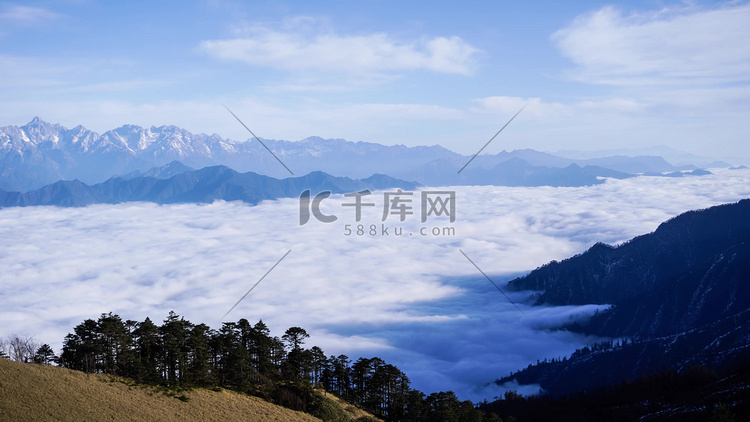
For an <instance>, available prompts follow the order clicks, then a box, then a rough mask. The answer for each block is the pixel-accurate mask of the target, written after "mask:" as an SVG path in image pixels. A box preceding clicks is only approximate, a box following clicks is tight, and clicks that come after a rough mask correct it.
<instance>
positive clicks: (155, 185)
mask: <svg viewBox="0 0 750 422" xmlns="http://www.w3.org/2000/svg"><path fill="white" fill-rule="evenodd" d="M177 170H179V171H180V172H179V173H178V174H176V175H174V176H171V177H168V178H157V177H152V176H151V175H155V176H162V177H166V176H168V175H169V174H170V173H171V172H172V171H177ZM182 170H185V171H182ZM146 174H148V176H133V177H131V178H129V179H125V178H119V177H113V178H111V179H109V180H107V181H106V182H103V183H98V184H95V185H91V186H89V185H87V184H85V183H83V182H81V181H79V180H74V181H72V182H69V181H60V182H56V183H54V184H51V185H47V186H45V187H43V188H41V189H38V190H34V191H30V192H25V193H21V192H3V191H0V207H14V206H33V205H57V206H63V207H80V206H86V205H89V204H116V203H121V202H131V201H147V202H155V203H158V204H169V203H184V202H190V203H208V202H213V201H215V200H225V201H244V202H247V203H250V204H257V203H259V202H260V201H263V200H265V199H277V198H288V197H297V196H299V195H300V194H301V193H302V192H303V191H304V190H305V189H311V190H312V191H313V193H314V194H315V193H317V192H320V191H326V190H327V191H331V192H333V193H349V192H358V191H362V190H364V189H370V190H375V189H387V188H401V189H404V190H414V189H416V187H417V184H415V183H411V182H406V181H403V180H397V179H393V178H391V177H388V176H385V175H373V176H371V177H368V178H366V179H361V180H353V179H350V178H348V177H334V176H331V175H329V174H326V173H323V172H312V173H310V174H308V175H306V176H302V177H291V178H287V179H282V180H279V179H274V178H272V177H268V176H263V175H260V174H256V173H252V172H248V173H238V172H236V171H234V170H232V169H230V168H229V167H226V166H214V167H206V168H203V169H201V170H190V169H189V168H187V167H185V166H183V165H182V164H180V163H178V162H173V163H170V164H168V165H167V166H165V167H163V168H160V169H153V170H151V171H149V172H146Z"/></svg>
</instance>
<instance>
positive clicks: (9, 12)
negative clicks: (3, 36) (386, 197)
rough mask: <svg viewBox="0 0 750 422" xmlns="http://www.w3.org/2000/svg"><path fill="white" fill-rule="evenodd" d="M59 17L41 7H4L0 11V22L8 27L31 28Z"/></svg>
mask: <svg viewBox="0 0 750 422" xmlns="http://www.w3.org/2000/svg"><path fill="white" fill-rule="evenodd" d="M59 17H60V15H59V14H57V13H55V12H53V11H51V10H49V9H45V8H41V7H31V6H22V5H17V4H16V5H6V6H5V7H4V8H3V9H2V11H0V22H3V23H4V24H6V25H7V24H10V25H21V26H32V25H37V24H42V23H45V22H49V21H52V20H56V19H58V18H59Z"/></svg>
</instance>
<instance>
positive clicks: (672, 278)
mask: <svg viewBox="0 0 750 422" xmlns="http://www.w3.org/2000/svg"><path fill="white" fill-rule="evenodd" d="M748 216H750V199H743V200H741V201H738V202H736V203H731V204H724V205H719V206H715V207H710V208H707V209H702V210H694V211H688V212H686V213H683V214H680V215H678V216H676V217H674V218H671V219H669V220H667V221H666V222H664V223H662V224H660V225H659V227H658V228H657V229H656V230H655V231H653V232H652V233H649V234H645V235H641V236H637V237H635V238H633V239H631V240H630V241H628V242H625V243H623V244H621V245H619V246H617V247H614V246H610V245H606V244H603V243H597V244H595V245H593V246H592V247H591V248H590V249H588V250H587V251H585V252H583V253H581V254H579V255H576V256H574V257H571V258H568V259H566V260H563V261H560V262H557V261H552V262H550V263H548V264H546V265H544V266H541V267H539V268H537V269H535V270H534V271H532V272H530V273H529V274H527V275H525V276H523V277H519V278H516V279H514V280H511V281H510V282H509V283H508V288H509V289H510V290H541V291H543V293H541V294H540V295H539V296H537V297H536V298H535V300H536V301H535V303H534V304H535V305H542V304H546V305H581V304H592V303H593V304H609V305H612V306H611V307H610V308H609V309H606V310H604V311H598V312H596V313H595V314H594V315H593V316H591V317H590V318H589V319H586V320H581V321H578V322H575V323H572V324H568V325H567V326H566V327H564V328H565V329H568V330H571V331H574V332H579V333H583V334H587V335H594V336H598V337H599V338H602V337H603V338H615V339H626V341H625V342H624V343H623V344H616V343H614V344H613V343H612V342H610V343H609V344H604V345H603V346H602V345H599V346H596V347H585V348H583V349H579V350H578V351H576V352H575V353H574V354H573V355H571V356H570V357H569V358H567V357H566V358H565V359H563V360H553V361H552V362H541V363H539V364H537V365H530V366H529V367H528V368H526V369H524V370H522V371H520V372H518V373H516V374H512V375H511V376H508V377H504V378H502V379H500V380H498V381H497V383H498V384H503V383H506V382H509V381H516V382H520V383H524V384H540V385H541V386H542V388H543V389H544V390H545V391H547V392H551V393H554V394H562V393H572V392H574V391H577V390H587V389H591V388H596V387H599V386H602V385H608V384H613V383H619V382H623V381H625V380H626V379H634V378H635V377H639V376H643V375H648V374H650V373H653V372H658V371H663V370H684V369H686V368H688V367H690V366H693V365H702V366H706V367H709V368H712V369H715V370H723V369H725V368H727V367H729V366H732V365H737V364H740V363H741V362H742V361H744V360H748V359H750V219H748ZM582 373H586V374H592V375H591V376H587V377H581V376H580V374H582Z"/></svg>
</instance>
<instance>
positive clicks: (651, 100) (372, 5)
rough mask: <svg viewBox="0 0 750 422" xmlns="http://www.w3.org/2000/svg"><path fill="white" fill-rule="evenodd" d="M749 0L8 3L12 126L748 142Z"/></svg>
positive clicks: (4, 88)
mask: <svg viewBox="0 0 750 422" xmlns="http://www.w3.org/2000/svg"><path fill="white" fill-rule="evenodd" d="M749 21H750V4H748V3H747V2H708V1H695V2H676V1H633V2H623V1H619V2H601V1H580V2H559V1H537V2H506V1H498V2H468V3H467V2H462V3H458V2H395V1H363V2H279V1H274V2H263V1H255V2H232V1H195V2H177V1H167V2H139V1H133V2H126V3H121V2H94V1H85V0H84V1H62V2H48V1H43V2H24V3H14V2H5V3H0V90H1V91H0V92H2V93H3V95H2V96H0V115H1V116H2V119H1V120H2V121H0V125H14V124H15V125H20V124H24V123H26V122H28V121H29V120H31V118H32V117H33V116H35V115H39V116H40V117H42V118H43V119H45V120H47V121H51V122H59V123H61V124H63V125H65V126H69V127H72V126H76V125H78V124H82V125H84V126H86V127H88V128H90V129H92V130H96V131H98V132H103V131H106V130H108V129H112V128H115V127H118V126H121V125H123V124H126V123H133V124H139V125H143V126H151V125H155V126H161V125H165V124H174V125H178V126H181V127H184V128H186V129H188V130H191V131H194V132H205V133H218V134H219V135H221V136H224V137H229V138H232V139H236V140H241V139H246V138H247V137H248V136H247V133H246V132H245V131H244V129H243V128H242V127H241V126H239V124H237V122H236V121H234V120H233V119H232V118H231V116H230V115H229V114H228V113H227V112H226V110H225V109H224V108H223V106H222V103H224V104H226V105H227V106H229V107H230V108H231V109H232V110H233V111H235V113H236V114H238V116H240V117H241V118H242V119H243V120H244V121H245V123H246V124H248V126H250V127H251V128H252V129H253V131H254V132H255V133H256V134H258V135H259V136H261V137H264V138H275V139H287V140H299V139H302V138H305V137H307V136H313V135H315V136H322V137H326V138H345V139H348V140H352V141H370V142H379V143H383V144H397V143H402V144H406V145H432V144H436V143H437V144H441V145H443V146H445V147H447V148H450V149H453V150H455V151H458V152H461V153H464V154H472V153H474V152H475V151H476V150H477V149H478V148H479V147H480V146H481V145H483V144H484V143H485V142H486V141H487V140H488V139H489V138H490V137H491V136H492V134H494V132H495V131H497V129H499V128H500V127H501V126H502V125H503V124H504V123H505V122H506V121H507V120H508V119H509V118H510V117H511V116H512V115H513V114H514V113H515V112H516V111H517V110H518V109H520V108H521V106H523V105H524V104H526V103H529V106H528V108H527V109H526V110H524V112H523V113H522V114H521V115H520V116H519V117H518V119H517V120H516V121H514V122H513V124H512V125H511V126H509V127H508V129H507V130H506V132H504V133H503V135H502V137H500V138H498V140H497V141H496V142H495V143H494V144H493V145H492V146H491V147H490V148H488V150H487V152H488V153H496V152H499V151H500V150H502V149H515V148H535V149H540V150H546V151H557V150H570V149H582V150H592V149H617V148H642V147H647V146H651V145H668V146H670V147H673V148H677V149H681V150H686V151H689V152H692V153H696V154H701V155H706V156H711V157H715V158H724V159H730V160H733V161H735V162H736V161H743V160H746V159H747V158H748V157H750V142H748V140H747V134H748V129H749V126H750V124H749V123H748V122H750V110H748V98H750V83H749V82H750V46H748V43H747V42H746V40H747V39H750V25H747V22H749Z"/></svg>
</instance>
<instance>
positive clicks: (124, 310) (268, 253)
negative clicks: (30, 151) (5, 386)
mask: <svg viewBox="0 0 750 422" xmlns="http://www.w3.org/2000/svg"><path fill="white" fill-rule="evenodd" d="M456 190H457V195H458V197H457V201H458V203H457V211H458V218H457V220H456V222H455V227H456V231H457V235H456V236H455V237H421V236H418V235H416V233H417V230H418V228H419V227H420V226H421V223H420V222H419V219H418V218H414V219H410V220H407V221H406V222H404V230H405V232H407V233H408V232H412V233H415V234H414V235H413V236H403V237H401V238H396V237H394V236H393V229H391V230H390V234H391V235H390V236H388V237H380V236H378V237H370V236H369V235H368V236H361V237H357V236H350V237H346V236H344V234H343V233H344V228H345V227H344V225H345V224H356V223H355V222H354V221H353V220H354V218H353V215H352V213H351V212H348V211H351V210H349V209H346V210H344V209H343V207H341V206H340V204H341V203H342V202H350V199H349V198H343V197H342V196H341V195H336V196H334V197H332V198H329V199H327V200H326V201H325V202H324V204H323V205H324V209H323V211H324V213H326V214H330V213H335V214H337V215H338V216H339V221H337V222H336V223H333V224H322V223H316V222H314V221H313V222H310V223H309V224H307V225H305V226H303V227H299V226H298V218H299V216H298V215H297V212H298V203H297V202H298V201H297V200H295V199H283V200H279V201H266V202H263V203H262V204H260V205H258V206H255V207H250V206H247V205H245V204H242V203H226V202H216V203H214V204H210V205H189V204H185V205H170V206H158V205H154V204H142V203H131V204H121V205H96V206H90V207H86V208H65V209H61V208H55V207H30V208H7V209H2V210H0V233H2V234H3V235H2V236H0V251H2V252H0V269H2V270H0V271H1V272H0V277H1V280H2V282H1V284H2V295H1V296H0V320H2V321H3V326H2V327H1V330H2V331H1V332H0V337H4V336H7V335H8V334H11V333H14V332H15V333H29V334H32V335H34V336H35V337H36V338H37V339H38V340H39V341H43V342H48V343H50V344H52V345H53V346H54V347H56V348H59V347H60V344H61V342H62V339H63V337H64V335H65V334H66V333H68V332H70V331H71V330H72V328H73V326H74V325H76V324H78V323H80V322H81V321H83V319H85V318H96V317H97V316H98V315H99V313H102V312H108V311H112V312H116V313H119V314H120V315H121V316H123V317H124V318H128V319H138V320H142V319H143V318H145V317H146V316H150V317H151V318H152V319H154V320H157V321H158V320H161V319H163V318H164V317H166V315H167V313H168V311H169V310H172V309H173V310H175V311H177V312H178V313H179V314H181V315H184V316H185V317H186V318H188V319H189V320H191V321H193V322H206V323H208V324H209V325H211V326H213V327H218V325H219V321H218V320H219V318H221V316H222V315H223V314H224V313H225V312H226V311H227V310H228V309H229V308H230V307H231V306H232V305H233V304H234V303H235V302H236V301H237V300H238V299H239V298H240V297H241V296H242V295H243V294H244V293H245V292H246V291H247V290H248V289H249V288H250V286H252V285H253V284H254V283H255V282H256V281H257V280H258V279H259V278H260V277H261V276H262V275H263V274H264V273H265V272H266V271H267V270H268V269H269V268H270V267H271V266H272V265H273V264H274V263H275V262H276V261H277V260H278V259H279V258H280V257H281V256H282V255H283V254H284V253H285V252H286V251H287V250H289V249H291V250H292V252H291V253H290V254H289V256H287V258H286V259H284V260H283V261H282V262H281V264H279V266H278V267H277V268H276V269H275V270H274V271H273V272H271V273H270V274H269V275H268V276H267V277H266V279H264V280H263V282H262V283H260V284H259V285H258V287H257V288H256V289H255V290H253V292H252V293H251V294H250V295H249V296H247V298H246V299H245V300H244V301H243V302H242V303H240V305H239V306H237V308H236V309H235V310H234V311H232V313H231V314H230V315H229V316H228V317H227V319H228V320H236V319H239V318H242V317H244V318H248V319H249V320H251V321H253V320H257V319H261V318H262V319H263V320H264V321H266V322H267V323H268V324H269V326H270V327H271V329H272V331H273V332H274V333H275V334H276V335H280V334H281V333H283V330H285V329H286V328H288V327H289V326H294V325H299V326H303V327H305V328H306V329H307V330H308V331H309V332H311V333H312V334H313V335H312V337H311V338H310V340H309V342H308V344H309V345H319V346H321V347H322V348H323V350H325V351H326V352H327V353H328V354H340V353H345V354H348V355H349V356H351V357H358V356H380V357H383V358H384V359H386V360H387V361H389V362H391V363H393V364H395V365H397V366H398V367H399V368H401V369H402V370H404V371H405V372H406V373H407V374H408V375H409V377H410V378H411V379H412V381H413V382H414V386H415V387H416V388H419V389H423V390H426V391H432V390H433V389H453V390H456V391H457V392H459V394H460V395H461V397H462V398H467V399H468V398H471V399H481V398H484V397H492V396H493V395H495V394H497V392H498V390H497V389H496V388H495V387H489V388H484V387H483V386H484V384H486V383H488V382H490V381H493V380H494V379H495V378H496V377H501V376H504V375H506V374H507V373H509V372H510V371H512V370H517V369H519V368H521V367H525V366H526V365H527V364H528V363H530V362H534V361H536V360H537V359H544V358H552V357H559V356H563V355H566V354H568V353H571V352H572V351H573V350H574V349H575V348H576V347H580V346H581V345H583V344H584V343H585V342H586V341H588V339H585V338H582V337H581V336H577V335H573V334H571V333H567V332H563V331H552V332H549V331H545V330H539V329H537V328H538V327H551V326H554V325H556V324H558V323H559V322H560V321H561V320H565V319H567V318H571V317H572V318H577V317H580V316H581V315H585V313H587V312H591V311H592V310H593V308H591V307H570V308H567V307H566V308H561V309H549V308H546V309H545V308H532V307H530V306H529V305H528V304H525V303H524V300H525V298H526V297H527V295H528V293H513V294H511V297H512V298H513V299H514V301H516V302H517V303H519V306H521V307H522V309H523V310H524V314H521V313H519V312H518V311H517V310H516V309H515V308H514V307H513V306H512V305H511V304H509V303H508V302H507V301H506V299H505V298H504V297H503V296H502V295H501V294H500V293H499V292H497V290H495V287H493V286H492V285H491V284H489V283H488V282H487V281H486V280H485V279H484V278H483V277H482V276H481V274H479V273H478V272H477V271H476V269H475V268H474V267H473V266H472V265H471V263H469V262H468V261H467V260H466V259H465V258H464V257H463V256H462V255H461V254H460V253H459V252H458V250H459V249H461V250H463V251H464V252H465V253H467V254H468V255H469V256H470V257H471V258H472V260H474V262H476V263H477V265H479V266H480V267H481V268H482V269H483V270H484V271H485V272H486V273H487V274H489V275H490V277H492V278H493V279H494V280H495V281H496V282H497V283H503V282H505V281H507V280H508V279H509V278H511V277H513V276H515V275H517V274H520V273H523V272H525V271H528V270H530V269H533V268H535V267H537V266H539V265H542V264H544V263H546V262H548V261H550V260H552V259H558V260H559V259H563V258H566V257H568V256H570V255H573V254H575V253H579V252H581V251H583V250H585V249H586V248H588V247H589V246H591V244H593V243H594V242H597V241H604V242H608V243H617V242H621V241H624V240H626V239H629V238H631V237H633V236H635V235H639V234H643V233H647V232H649V231H652V230H654V229H655V228H656V227H657V226H658V224H659V223H660V222H662V221H664V220H666V219H668V218H669V217H671V216H674V215H677V214H679V213H681V212H683V211H686V210H689V209H696V208H704V207H707V206H710V205H714V204H719V203H725V202H730V201H735V200H737V199H739V198H743V197H748V196H750V171H726V170H725V171H719V174H717V175H713V176H705V177H693V178H690V177H686V178H682V179H671V178H649V177H641V178H635V179H628V180H610V181H608V182H607V183H605V184H603V185H597V186H591V187H581V188H550V187H539V188H510V187H492V186H488V187H459V188H456ZM373 198H374V200H375V201H376V202H378V203H379V205H380V206H382V195H376V196H374V197H373ZM415 205H416V204H415ZM381 217H382V211H381V210H380V209H374V210H372V212H369V210H365V212H364V213H363V220H362V223H363V224H366V225H369V224H377V225H378V226H379V225H380V224H381V221H380V220H381ZM387 224H390V225H395V224H396V222H395V221H390V220H389V221H388V222H387ZM446 224H447V223H445V222H443V221H439V220H435V221H432V220H431V221H430V222H429V223H428V224H427V225H428V226H429V227H432V226H438V227H442V226H444V225H446ZM368 229H369V227H368Z"/></svg>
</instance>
